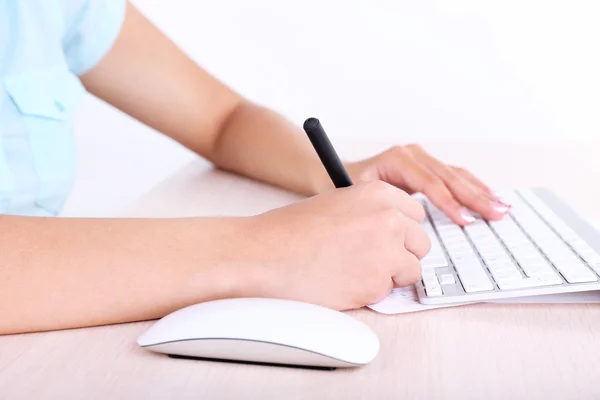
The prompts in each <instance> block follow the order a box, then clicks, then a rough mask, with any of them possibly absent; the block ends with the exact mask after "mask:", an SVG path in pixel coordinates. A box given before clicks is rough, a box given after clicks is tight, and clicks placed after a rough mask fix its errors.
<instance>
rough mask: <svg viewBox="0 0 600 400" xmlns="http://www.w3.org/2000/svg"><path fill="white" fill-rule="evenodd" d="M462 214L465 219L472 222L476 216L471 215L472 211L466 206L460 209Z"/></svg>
mask: <svg viewBox="0 0 600 400" xmlns="http://www.w3.org/2000/svg"><path fill="white" fill-rule="evenodd" d="M460 216H461V218H462V219H463V221H465V222H467V223H469V224H470V223H471V222H474V221H475V217H474V216H473V215H471V213H470V212H469V211H467V209H466V208H463V209H461V210H460Z"/></svg>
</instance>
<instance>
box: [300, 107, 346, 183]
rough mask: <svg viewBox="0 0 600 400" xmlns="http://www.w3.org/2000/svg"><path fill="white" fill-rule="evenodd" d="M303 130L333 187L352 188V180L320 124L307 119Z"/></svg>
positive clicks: (313, 119) (316, 120)
mask: <svg viewBox="0 0 600 400" xmlns="http://www.w3.org/2000/svg"><path fill="white" fill-rule="evenodd" d="M303 128H304V132H306V134H307V135H308V138H309V139H310V142H311V143H312V145H313V147H314V148H315V151H316V152H317V154H318V155H319V158H320V159H321V163H323V166H324V167H325V170H326V171H327V173H328V174H329V177H330V178H331V180H332V181H333V184H334V185H335V187H336V188H343V187H348V186H352V180H351V179H350V176H349V175H348V172H347V171H346V168H344V164H342V161H341V160H340V158H339V157H338V155H337V153H336V151H335V149H334V148H333V145H332V144H331V142H330V141H329V138H328V137H327V134H326V133H325V130H324V129H323V126H322V125H321V122H320V121H319V120H318V119H316V118H309V119H307V120H306V121H304V125H303Z"/></svg>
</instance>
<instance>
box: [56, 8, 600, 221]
mask: <svg viewBox="0 0 600 400" xmlns="http://www.w3.org/2000/svg"><path fill="white" fill-rule="evenodd" d="M134 3H135V4H136V5H137V6H138V7H139V8H140V9H141V10H142V12H143V13H145V14H146V15H147V16H148V17H149V18H150V19H151V20H152V21H153V22H155V23H156V24H157V25H158V26H159V28H160V29H162V30H163V31H164V32H165V33H166V34H168V35H169V36H170V37H171V38H172V39H173V40H174V41H175V42H176V43H177V44H178V45H180V46H181V47H182V48H183V49H184V51H186V52H187V53H188V54H189V55H190V56H191V57H192V58H194V60H196V61H197V62H198V63H199V64H200V65H202V66H203V67H205V68H207V69H208V70H209V71H210V72H212V73H213V74H215V75H216V76H217V77H218V78H220V79H222V80H224V81H225V82H227V83H228V84H229V85H231V86H232V87H234V88H235V89H236V90H237V91H239V92H241V93H242V94H244V95H245V96H247V97H249V98H250V99H252V100H255V101H257V102H260V103H262V104H264V105H268V106H270V107H272V108H274V109H276V110H278V111H280V112H281V113H283V114H284V115H286V116H287V117H288V118H290V119H292V120H293V121H296V122H297V123H299V124H301V123H302V121H303V120H304V119H305V118H306V117H308V116H317V117H319V118H320V119H321V120H322V121H323V123H324V124H325V126H326V128H327V130H328V133H329V134H330V135H331V136H332V137H333V138H334V140H339V138H342V137H343V136H357V135H362V136H367V135H368V136H374V135H385V136H388V137H389V136H393V137H397V140H398V143H399V144H402V143H408V142H421V143H427V142H432V141H451V142H461V141H498V142H522V141H536V142H540V141H554V142H556V141H559V142H560V141H564V142H566V141H569V142H572V141H581V142H590V143H595V144H597V143H598V142H599V141H600V137H599V135H598V133H599V132H600V113H599V110H600V51H599V50H600V46H599V39H600V24H599V23H598V21H600V3H598V2H597V1H593V0H589V1H583V0H569V1H567V0H564V1H542V0H525V1H523V0H503V1H475V0H457V1H442V0H440V1H433V0H424V1H408V0H370V1H357V0H347V1H341V0H336V1H333V0H320V1H318V0H303V1H275V0H253V1H242V0H217V1H216V0H213V1H207V0H205V1H194V0H169V1H165V0H138V1H134ZM199 112H201V110H199ZM76 129H77V136H78V145H79V159H80V168H79V175H78V182H77V185H76V188H75V191H74V193H73V195H72V196H71V199H70V202H69V204H68V206H67V209H66V215H89V216H100V215H109V214H111V213H112V212H114V211H115V210H117V209H118V208H120V207H121V206H123V205H125V204H127V203H128V202H130V201H132V200H134V199H135V198H136V197H137V196H138V195H140V194H141V193H143V192H144V191H145V190H147V189H149V188H150V187H152V186H153V185H154V184H156V183H157V182H158V181H160V180H162V179H164V178H165V177H166V176H168V175H169V174H171V173H173V172H174V171H175V170H177V169H178V168H179V167H181V166H182V165H184V164H185V163H187V162H188V161H189V160H191V159H192V158H193V157H194V156H193V155H192V154H190V153H189V152H187V151H185V150H184V149H182V148H181V147H180V146H178V145H176V144H175V143H173V142H172V141H170V140H168V139H166V138H163V137H161V136H160V135H159V134H158V133H156V132H153V131H152V130H150V129H148V128H146V127H144V126H142V125H141V124H139V123H137V122H136V121H133V120H131V119H130V118H128V117H127V116H124V115H123V114H121V113H120V112H118V111H115V110H113V109H111V108H110V107H109V106H107V105H105V104H103V103H101V102H100V101H98V100H96V99H93V98H91V97H88V98H87V99H86V100H85V102H84V104H83V106H82V108H81V109H80V111H79V113H78V115H77V120H76Z"/></svg>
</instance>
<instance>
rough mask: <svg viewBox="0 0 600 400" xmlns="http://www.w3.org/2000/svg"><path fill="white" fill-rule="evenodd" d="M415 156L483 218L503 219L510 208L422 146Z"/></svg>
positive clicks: (464, 203) (454, 194) (461, 200)
mask: <svg viewBox="0 0 600 400" xmlns="http://www.w3.org/2000/svg"><path fill="white" fill-rule="evenodd" d="M414 157H415V158H416V159H418V160H420V161H421V162H422V163H423V164H425V165H426V166H427V167H428V168H429V169H431V171H433V173H434V174H436V175H437V176H438V177H439V178H440V179H441V180H442V182H443V183H444V184H445V186H446V187H447V188H448V190H449V191H450V193H451V194H452V196H453V197H454V198H455V199H456V200H457V201H458V202H460V203H461V204H463V205H465V206H467V207H468V208H470V209H471V210H473V211H475V212H477V213H479V214H480V215H481V216H482V217H483V218H485V219H490V220H498V219H502V218H503V217H504V216H505V215H506V213H507V212H508V210H509V209H510V206H509V205H507V204H504V203H502V202H501V201H499V200H497V199H496V198H494V196H492V195H491V194H489V193H487V192H485V191H484V190H482V189H480V188H479V187H477V186H476V185H474V184H472V183H471V182H469V181H468V180H467V179H465V178H463V177H462V176H461V175H459V174H458V173H456V172H455V171H454V170H453V169H452V168H450V167H449V166H447V165H446V164H444V163H442V162H441V161H439V160H437V159H436V158H434V157H432V156H431V155H429V154H428V153H427V152H425V151H424V150H423V149H421V148H420V147H417V148H414ZM463 214H464V211H463Z"/></svg>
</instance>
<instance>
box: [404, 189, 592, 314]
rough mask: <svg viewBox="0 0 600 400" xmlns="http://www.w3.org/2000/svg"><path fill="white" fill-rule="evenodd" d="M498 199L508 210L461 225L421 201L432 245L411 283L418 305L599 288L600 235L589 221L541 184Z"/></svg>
mask: <svg viewBox="0 0 600 400" xmlns="http://www.w3.org/2000/svg"><path fill="white" fill-rule="evenodd" d="M502 197H503V199H504V200H505V201H506V202H507V203H508V204H511V205H512V209H511V211H510V213H509V215H507V216H506V217H505V218H504V219H502V220H501V221H490V222H488V221H484V220H482V219H480V218H478V219H477V220H476V221H475V222H474V223H473V224H472V225H469V226H467V227H465V228H461V227H460V226H458V225H456V224H454V223H453V222H451V221H450V219H449V218H448V217H446V216H445V215H444V214H443V213H442V212H441V211H440V210H439V209H438V208H437V207H435V206H434V205H433V204H432V203H431V202H429V201H428V200H423V205H424V207H425V210H426V211H427V216H428V218H427V219H426V221H425V222H424V223H423V227H424V229H425V230H426V232H427V234H428V235H429V237H430V238H431V250H430V252H429V254H427V256H425V258H423V260H422V261H421V265H422V268H423V273H422V279H421V281H420V282H418V283H417V285H416V287H417V294H418V296H419V301H420V302H421V303H422V304H448V303H465V302H473V301H481V300H489V299H500V298H509V297H523V296H532V295H545V294H554V293H567V292H578V291H588V290H600V275H599V274H600V254H599V253H600V251H599V250H600V235H599V234H598V232H597V231H596V230H595V229H594V228H593V227H592V226H591V225H589V224H587V223H586V222H585V221H584V220H583V219H582V218H581V217H580V216H578V215H577V214H576V213H575V212H574V211H573V210H572V209H570V208H569V207H567V206H566V205H564V204H563V203H562V202H561V201H560V200H559V199H558V198H557V197H556V196H554V195H553V194H552V193H551V192H549V191H547V190H545V189H528V190H518V191H513V192H509V193H504V194H503V196H502Z"/></svg>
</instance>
